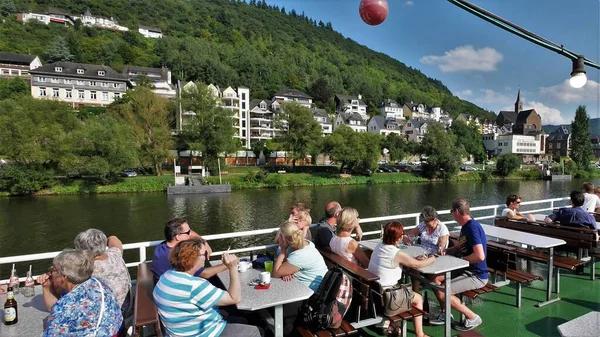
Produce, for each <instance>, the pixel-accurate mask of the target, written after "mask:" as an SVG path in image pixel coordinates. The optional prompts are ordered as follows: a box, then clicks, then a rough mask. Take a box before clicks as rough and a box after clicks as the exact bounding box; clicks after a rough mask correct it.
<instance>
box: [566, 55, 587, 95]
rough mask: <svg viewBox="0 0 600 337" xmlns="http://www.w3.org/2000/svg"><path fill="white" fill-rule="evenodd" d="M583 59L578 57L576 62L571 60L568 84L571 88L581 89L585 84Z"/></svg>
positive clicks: (580, 56)
mask: <svg viewBox="0 0 600 337" xmlns="http://www.w3.org/2000/svg"><path fill="white" fill-rule="evenodd" d="M584 60H585V59H584V57H583V56H582V55H579V56H578V57H577V59H576V60H573V71H572V72H571V78H570V79H569V83H570V84H571V86H572V87H573V88H577V89H578V88H581V87H583V86H584V85H585V84H586V83H587V76H585V66H584V65H583V62H584Z"/></svg>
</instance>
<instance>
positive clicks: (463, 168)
mask: <svg viewBox="0 0 600 337" xmlns="http://www.w3.org/2000/svg"><path fill="white" fill-rule="evenodd" d="M460 169H461V170H463V171H477V168H476V167H473V166H463V167H461V168H460Z"/></svg>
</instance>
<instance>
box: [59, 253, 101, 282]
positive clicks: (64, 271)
mask: <svg viewBox="0 0 600 337" xmlns="http://www.w3.org/2000/svg"><path fill="white" fill-rule="evenodd" d="M52 265H53V266H54V268H56V272H57V273H58V274H59V275H64V276H66V277H67V281H69V282H71V283H73V284H81V283H83V282H85V281H87V280H88V279H89V278H90V277H92V274H93V272H94V260H93V259H92V258H91V256H90V255H89V254H88V253H86V252H84V251H81V250H77V249H65V250H63V251H62V252H60V253H59V254H58V255H57V256H56V257H55V258H54V260H53V261H52Z"/></svg>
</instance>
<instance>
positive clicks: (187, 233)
mask: <svg viewBox="0 0 600 337" xmlns="http://www.w3.org/2000/svg"><path fill="white" fill-rule="evenodd" d="M191 232H192V229H191V228H190V229H189V230H188V231H187V232H181V233H179V234H186V235H190V233H191ZM179 234H177V235H179Z"/></svg>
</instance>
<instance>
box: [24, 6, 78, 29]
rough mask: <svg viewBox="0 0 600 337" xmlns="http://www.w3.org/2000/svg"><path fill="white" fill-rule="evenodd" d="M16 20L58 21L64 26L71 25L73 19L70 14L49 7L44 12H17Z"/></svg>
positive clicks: (47, 22) (46, 22)
mask: <svg viewBox="0 0 600 337" xmlns="http://www.w3.org/2000/svg"><path fill="white" fill-rule="evenodd" d="M17 20H19V21H22V22H29V21H31V20H37V21H39V22H41V23H44V24H47V25H49V24H50V23H58V24H61V25H65V26H66V25H71V26H73V19H72V18H71V16H70V15H68V14H65V13H61V12H60V11H57V10H54V9H50V10H49V11H48V12H46V13H32V12H19V13H17Z"/></svg>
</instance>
